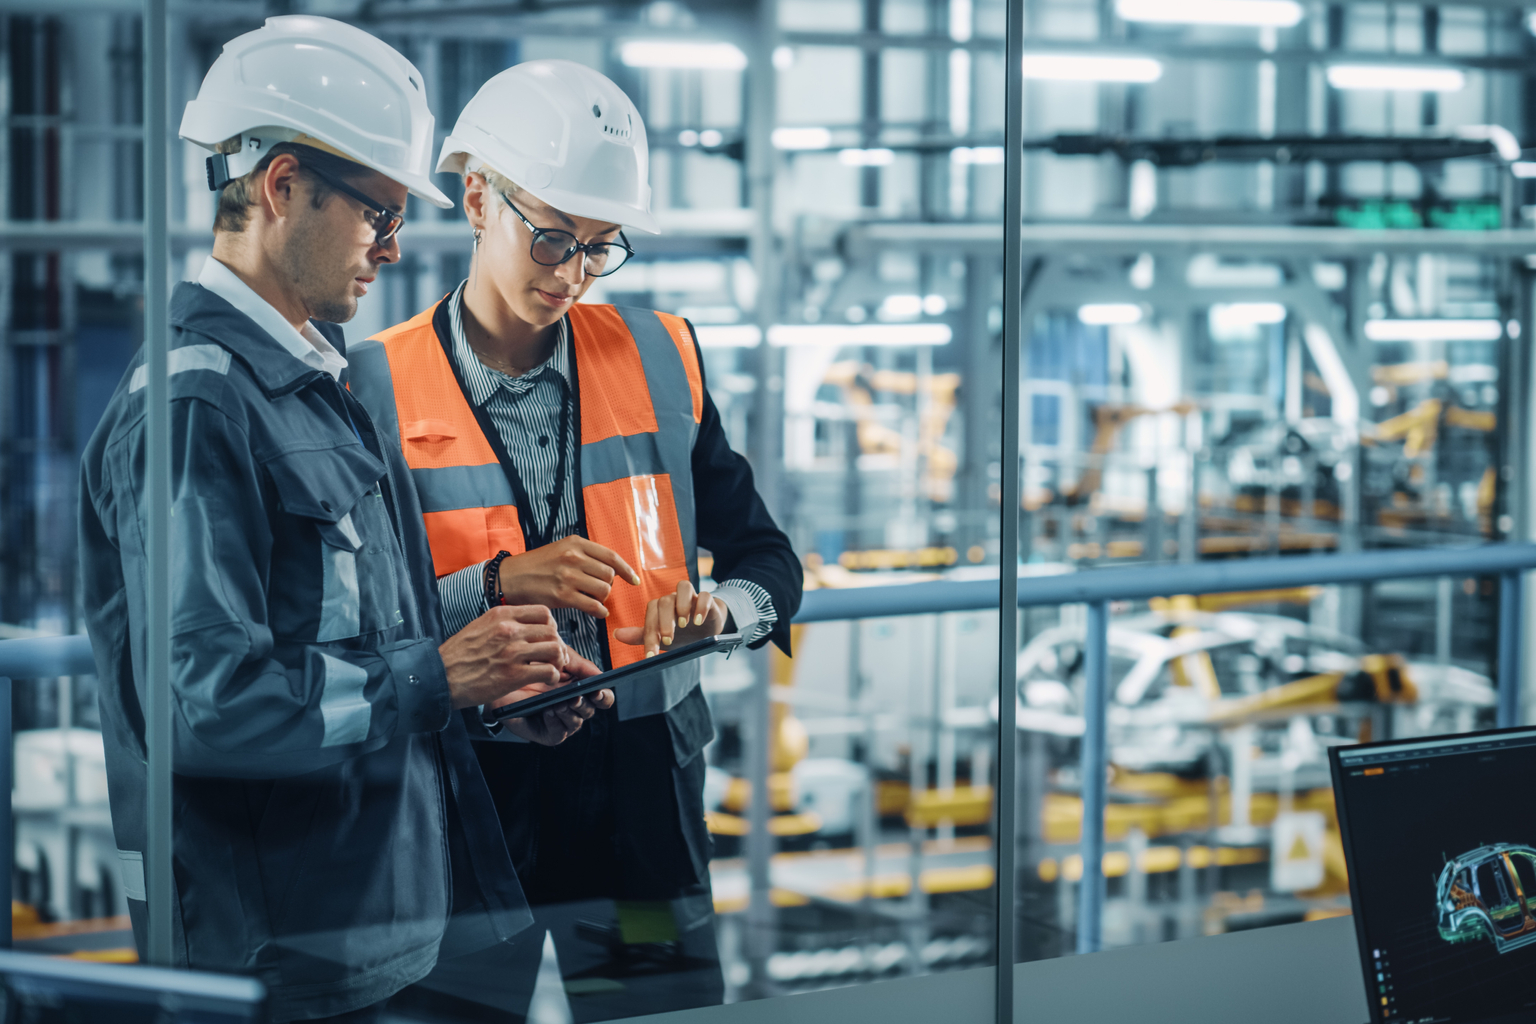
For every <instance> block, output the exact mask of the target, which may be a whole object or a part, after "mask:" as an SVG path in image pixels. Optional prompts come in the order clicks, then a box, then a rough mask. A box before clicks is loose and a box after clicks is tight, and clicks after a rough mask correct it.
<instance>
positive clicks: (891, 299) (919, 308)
mask: <svg viewBox="0 0 1536 1024" xmlns="http://www.w3.org/2000/svg"><path fill="white" fill-rule="evenodd" d="M875 315H876V316H878V317H879V318H880V319H882V320H916V319H917V318H918V317H920V316H922V315H923V297H922V296H921V295H887V296H886V297H885V301H884V302H882V303H880V309H879V310H878V311H877V312H876V313H875Z"/></svg>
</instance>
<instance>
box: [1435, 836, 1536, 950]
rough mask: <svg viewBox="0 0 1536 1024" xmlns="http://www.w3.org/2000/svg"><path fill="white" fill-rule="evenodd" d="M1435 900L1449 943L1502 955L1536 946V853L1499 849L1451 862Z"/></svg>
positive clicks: (1512, 846)
mask: <svg viewBox="0 0 1536 1024" xmlns="http://www.w3.org/2000/svg"><path fill="white" fill-rule="evenodd" d="M1527 894H1532V895H1530V896H1528V895H1527ZM1435 898H1436V906H1438V908H1439V912H1440V919H1439V928H1440V937H1441V938H1442V939H1444V940H1445V941H1447V942H1480V941H1492V943H1493V946H1494V948H1495V949H1496V950H1498V951H1499V952H1500V953H1508V952H1510V951H1511V950H1516V949H1519V948H1520V947H1521V946H1527V945H1530V944H1532V943H1536V913H1533V911H1532V907H1531V903H1530V900H1531V899H1532V898H1536V849H1533V848H1531V847H1529V846H1517V845H1515V844H1513V843H1495V844H1493V845H1491V846H1479V847H1478V848H1477V849H1475V850H1471V851H1469V852H1467V853H1464V854H1462V855H1461V856H1459V857H1456V858H1453V859H1452V860H1450V861H1447V862H1446V865H1445V867H1444V868H1442V869H1441V871H1440V880H1439V882H1438V884H1437V885H1436V887H1435Z"/></svg>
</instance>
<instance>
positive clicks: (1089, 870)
mask: <svg viewBox="0 0 1536 1024" xmlns="http://www.w3.org/2000/svg"><path fill="white" fill-rule="evenodd" d="M1083 655H1084V666H1083V667H1084V672H1085V674H1086V682H1087V686H1086V688H1085V689H1084V691H1083V721H1084V723H1085V726H1086V727H1085V728H1084V730H1083V755H1082V767H1081V770H1080V771H1079V773H1078V774H1079V775H1080V776H1081V777H1082V786H1083V832H1082V842H1081V844H1080V847H1079V848H1080V849H1081V850H1082V854H1083V881H1082V884H1081V885H1080V886H1079V887H1078V895H1077V905H1078V909H1077V951H1078V952H1079V953H1097V952H1098V951H1099V945H1100V927H1101V925H1102V923H1103V914H1104V800H1105V795H1104V773H1105V769H1106V768H1107V767H1108V763H1109V762H1108V758H1109V748H1108V747H1107V746H1106V745H1105V733H1106V722H1107V719H1108V717H1109V715H1108V712H1109V602H1108V601H1090V602H1089V603H1088V637H1087V640H1086V643H1085V647H1084V650H1083Z"/></svg>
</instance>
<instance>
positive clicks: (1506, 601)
mask: <svg viewBox="0 0 1536 1024" xmlns="http://www.w3.org/2000/svg"><path fill="white" fill-rule="evenodd" d="M1522 582H1523V581H1522V574H1521V573H1519V572H1505V573H1500V574H1499V655H1498V657H1499V662H1498V671H1499V726H1500V727H1501V728H1507V727H1509V726H1511V725H1519V724H1520V597H1521V591H1522V590H1523V589H1524V588H1523V586H1522Z"/></svg>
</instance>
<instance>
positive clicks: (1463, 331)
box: [1365, 320, 1504, 341]
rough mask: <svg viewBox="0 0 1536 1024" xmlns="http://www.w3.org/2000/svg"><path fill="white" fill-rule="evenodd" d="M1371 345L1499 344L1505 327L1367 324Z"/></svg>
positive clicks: (1486, 323)
mask: <svg viewBox="0 0 1536 1024" xmlns="http://www.w3.org/2000/svg"><path fill="white" fill-rule="evenodd" d="M1365 336H1366V338H1368V339H1370V340H1371V341H1498V340H1499V339H1500V338H1502V337H1503V336H1504V325H1503V324H1501V323H1500V322H1499V321H1497V320H1367V321H1366V322H1365Z"/></svg>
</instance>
